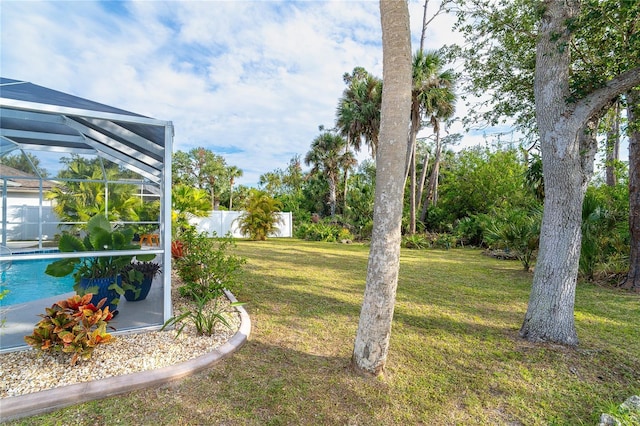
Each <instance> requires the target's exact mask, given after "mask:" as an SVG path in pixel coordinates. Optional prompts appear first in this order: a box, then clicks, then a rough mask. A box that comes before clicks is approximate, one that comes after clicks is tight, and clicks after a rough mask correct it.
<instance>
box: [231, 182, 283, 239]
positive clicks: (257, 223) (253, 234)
mask: <svg viewBox="0 0 640 426" xmlns="http://www.w3.org/2000/svg"><path fill="white" fill-rule="evenodd" d="M279 211H280V202H279V201H277V200H275V199H273V198H272V197H271V196H269V195H268V194H267V193H266V192H264V191H258V190H252V191H251V193H250V195H249V199H248V200H247V205H246V207H245V212H244V213H243V214H242V216H240V219H239V222H238V223H239V225H240V231H241V232H242V233H243V234H244V235H247V236H249V238H250V239H252V240H259V241H264V240H266V239H267V236H268V235H269V234H270V233H271V232H273V231H275V230H276V229H278V227H277V226H276V225H277V224H278V223H279V222H280V218H278V216H276V213H277V212H279Z"/></svg>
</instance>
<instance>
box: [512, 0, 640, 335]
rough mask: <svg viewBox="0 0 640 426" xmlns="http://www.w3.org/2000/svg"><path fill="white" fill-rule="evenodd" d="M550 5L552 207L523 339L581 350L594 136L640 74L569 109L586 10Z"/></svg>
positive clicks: (547, 108) (546, 62)
mask: <svg viewBox="0 0 640 426" xmlns="http://www.w3.org/2000/svg"><path fill="white" fill-rule="evenodd" d="M543 3H544V5H543V6H544V12H543V16H542V19H541V23H540V29H539V35H538V41H537V44H536V66H535V81H534V93H535V104H536V121H537V125H538V131H539V134H540V145H541V150H542V165H543V175H544V184H545V202H544V213H543V218H542V226H541V230H540V247H539V254H538V260H537V263H536V267H535V273H534V277H533V284H532V288H531V295H530V297H529V305H528V307H527V313H526V314H525V319H524V323H523V325H522V328H521V329H520V335H521V336H522V337H524V338H526V339H528V340H530V341H547V342H556V343H560V344H565V345H576V344H578V336H577V333H576V329H575V322H574V316H573V314H574V303H575V287H576V280H577V275H578V263H579V259H580V245H581V229H580V227H581V222H582V202H583V200H584V193H585V190H586V187H587V184H588V181H589V178H590V177H591V174H592V172H593V158H594V155H595V151H594V150H595V145H594V138H593V134H592V132H591V131H592V127H593V125H594V124H595V122H596V120H594V118H596V117H598V116H599V114H600V112H601V110H602V109H603V108H604V107H605V106H606V105H607V104H608V103H609V102H611V100H613V98H615V97H616V96H617V95H619V94H620V93H622V92H624V91H627V90H628V89H630V88H631V87H633V86H634V85H637V84H638V81H639V80H640V69H638V68H635V69H632V70H629V71H627V72H624V73H622V74H620V75H619V76H617V77H616V78H614V79H612V80H611V81H609V82H608V83H607V84H606V85H605V86H604V87H602V88H599V89H596V90H594V91H593V92H591V93H589V94H588V95H587V96H585V97H584V98H582V99H580V100H579V101H577V102H575V103H569V101H567V99H569V98H570V96H569V95H570V91H569V69H570V63H571V62H570V61H571V58H570V54H569V51H570V49H569V46H570V42H571V34H570V32H569V30H568V28H567V23H568V22H570V21H571V19H572V18H573V17H575V16H576V15H577V13H578V12H579V5H580V2H579V1H578V0H565V1H556V0H545V1H544V2H543Z"/></svg>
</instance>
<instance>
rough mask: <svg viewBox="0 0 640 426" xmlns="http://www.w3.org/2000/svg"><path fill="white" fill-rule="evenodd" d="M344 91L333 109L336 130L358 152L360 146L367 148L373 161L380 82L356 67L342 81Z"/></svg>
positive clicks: (380, 95) (375, 145)
mask: <svg viewBox="0 0 640 426" xmlns="http://www.w3.org/2000/svg"><path fill="white" fill-rule="evenodd" d="M342 78H343V80H344V82H345V83H346V84H347V88H346V89H345V90H344V92H343V93H342V97H341V98H340V100H339V101H338V108H337V109H336V128H337V129H338V132H339V133H340V134H341V135H342V136H344V137H345V138H346V140H347V145H352V146H353V149H354V150H355V151H356V152H359V151H360V148H361V145H362V142H364V143H365V144H366V145H368V146H369V149H370V151H371V156H372V157H373V158H375V157H376V149H377V145H378V133H379V129H380V105H381V102H382V80H380V79H379V78H377V77H374V76H373V75H371V74H369V73H368V72H367V70H365V69H364V68H362V67H356V68H354V69H353V71H352V73H351V74H347V73H345V74H344V76H343V77H342Z"/></svg>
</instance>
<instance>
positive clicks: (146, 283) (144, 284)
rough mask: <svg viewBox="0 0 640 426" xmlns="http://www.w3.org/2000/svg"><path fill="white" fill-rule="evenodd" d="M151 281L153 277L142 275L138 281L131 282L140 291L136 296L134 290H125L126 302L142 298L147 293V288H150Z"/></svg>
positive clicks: (144, 297)
mask: <svg viewBox="0 0 640 426" xmlns="http://www.w3.org/2000/svg"><path fill="white" fill-rule="evenodd" d="M152 282H153V277H152V276H150V277H144V278H143V279H142V281H140V282H132V283H131V285H134V286H136V287H137V288H139V289H140V293H139V294H138V295H137V296H136V292H135V291H133V290H125V292H124V298H125V299H127V301H128V302H137V301H139V300H144V299H146V298H147V295H149V290H151V283H152Z"/></svg>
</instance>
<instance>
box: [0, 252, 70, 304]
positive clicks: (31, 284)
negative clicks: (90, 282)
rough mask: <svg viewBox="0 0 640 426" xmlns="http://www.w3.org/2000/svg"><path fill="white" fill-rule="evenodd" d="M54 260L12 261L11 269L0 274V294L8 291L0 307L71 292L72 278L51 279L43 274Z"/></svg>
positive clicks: (0, 302) (0, 301)
mask: <svg viewBox="0 0 640 426" xmlns="http://www.w3.org/2000/svg"><path fill="white" fill-rule="evenodd" d="M54 260H56V259H41V260H15V259H14V260H13V261H12V263H11V267H10V268H9V269H8V270H7V271H4V272H2V273H0V292H2V291H3V290H9V293H7V294H6V295H5V296H4V298H2V300H0V306H9V305H15V304H17V303H24V302H31V301H33V300H36V299H43V298H45V297H52V296H57V295H60V294H64V293H68V292H70V291H73V277H72V276H71V275H68V276H66V277H62V278H56V277H52V276H50V275H47V274H45V273H44V270H45V269H46V268H47V265H48V264H49V263H51V262H53V261H54Z"/></svg>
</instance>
